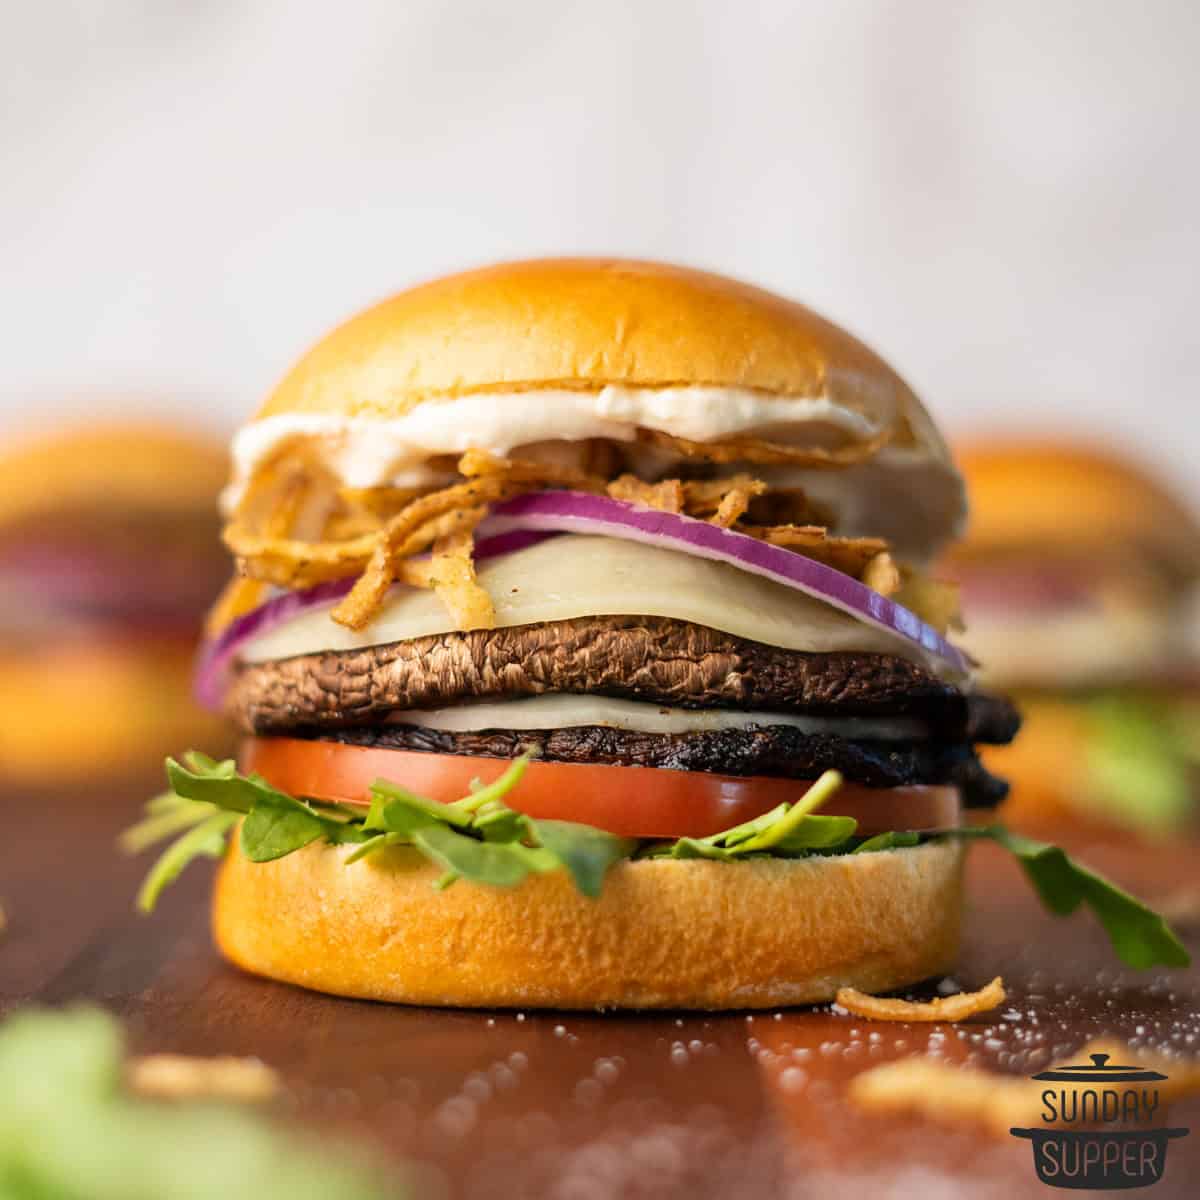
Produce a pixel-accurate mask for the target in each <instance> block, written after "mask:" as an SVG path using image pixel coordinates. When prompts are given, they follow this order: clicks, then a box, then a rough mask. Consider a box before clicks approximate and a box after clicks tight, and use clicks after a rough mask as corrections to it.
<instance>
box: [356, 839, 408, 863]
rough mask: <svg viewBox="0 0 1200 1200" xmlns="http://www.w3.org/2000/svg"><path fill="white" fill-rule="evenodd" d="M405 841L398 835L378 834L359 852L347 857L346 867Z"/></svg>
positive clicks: (366, 842)
mask: <svg viewBox="0 0 1200 1200" xmlns="http://www.w3.org/2000/svg"><path fill="white" fill-rule="evenodd" d="M405 840H406V839H405V838H403V837H401V836H400V834H398V833H377V834H376V835H375V836H374V837H368V838H366V839H365V840H364V841H363V843H362V845H361V846H359V847H358V849H357V850H355V851H354V852H353V853H351V854H349V855H347V857H346V866H350V864H351V863H356V862H358V860H359V859H360V858H366V857H367V856H368V855H371V854H374V853H375V852H376V851H377V850H383V849H385V848H386V847H388V846H399V845H402V844H403V843H404V842H405Z"/></svg>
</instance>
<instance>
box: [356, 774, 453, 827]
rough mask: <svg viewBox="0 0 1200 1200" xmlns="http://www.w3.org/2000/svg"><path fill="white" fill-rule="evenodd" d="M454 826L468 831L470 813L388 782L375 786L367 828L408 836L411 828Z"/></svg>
mask: <svg viewBox="0 0 1200 1200" xmlns="http://www.w3.org/2000/svg"><path fill="white" fill-rule="evenodd" d="M431 822H432V823H433V824H435V825H453V826H455V827H456V828H458V829H466V828H467V826H469V825H470V824H471V815H470V813H464V812H462V811H461V810H460V809H458V808H456V807H455V806H454V805H453V804H440V803H439V802H438V801H436V800H428V799H426V798H425V797H424V796H418V795H417V793H416V792H410V791H409V790H408V789H407V788H402V787H397V786H396V784H394V783H388V782H387V780H385V779H377V780H375V782H374V783H373V784H371V808H370V810H369V812H368V813H367V821H366V827H367V828H368V829H380V830H385V831H388V832H391V833H405V832H407V831H408V830H409V829H420V828H422V827H423V826H424V825H428V824H430V823H431Z"/></svg>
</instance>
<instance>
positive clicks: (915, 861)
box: [213, 839, 963, 1009]
mask: <svg viewBox="0 0 1200 1200" xmlns="http://www.w3.org/2000/svg"><path fill="white" fill-rule="evenodd" d="M351 849H352V847H334V846H329V845H325V844H314V845H311V846H309V847H307V848H306V849H304V850H301V851H298V852H296V853H293V854H290V855H288V856H287V857H285V858H281V859H277V860H276V861H274V862H270V863H252V862H250V861H249V860H248V859H247V858H246V857H245V856H244V855H243V854H242V852H241V850H240V849H239V847H238V846H237V844H236V839H235V844H234V846H233V847H232V848H231V850H230V852H229V854H228V856H227V857H226V859H225V862H224V864H223V866H222V868H221V871H220V874H219V876H218V881H217V887H216V892H215V895H214V901H213V930H214V934H215V937H216V940H217V944H218V945H219V946H220V948H221V951H222V952H223V953H224V954H225V955H226V957H227V958H229V959H230V960H231V961H232V962H233V963H235V964H237V965H238V966H240V967H242V968H244V969H245V970H247V971H251V972H253V973H255V974H257V975H264V976H267V977H268V978H271V979H278V980H283V981H286V982H288V983H294V984H299V985H301V986H303V987H307V988H313V989H314V990H316V991H321V992H329V993H332V994H334V995H339V996H354V997H360V998H364V999H370V1000H387V1001H395V1002H399V1003H405V1004H430V1005H448V1006H456V1007H472V1008H477V1007H486V1008H490V1007H496V1008H508V1007H512V1008H563V1009H600V1008H635V1009H636V1008H694V1009H726V1008H765V1007H774V1006H776V1005H788V1004H813V1003H818V1002H821V1001H826V1000H831V999H832V998H833V996H834V993H835V992H836V991H837V989H838V988H839V987H843V986H852V987H857V988H860V989H862V990H864V991H870V992H881V991H889V990H892V989H895V988H900V987H904V986H906V985H909V984H912V983H916V982H917V981H919V980H921V979H926V978H928V977H930V976H932V975H937V974H942V973H945V972H947V971H948V970H949V969H950V968H951V966H952V965H953V962H954V959H955V956H956V954H957V950H958V940H959V928H960V919H961V907H962V860H963V849H962V846H961V844H959V843H930V844H927V845H924V846H920V847H916V848H913V849H903V850H890V851H881V852H878V853H868V854H855V855H845V856H838V857H828V858H817V857H814V858H808V859H794V860H785V859H759V860H755V861H752V862H745V863H721V862H710V861H702V860H701V861H697V860H688V861H677V860H643V861H639V862H625V863H621V864H619V865H618V866H616V867H614V868H613V869H612V870H611V871H610V872H609V874H608V876H607V878H606V880H605V885H604V892H603V895H602V896H601V897H600V898H599V899H597V900H590V899H588V898H587V897H586V896H583V895H581V894H580V893H579V892H577V891H576V890H575V888H574V885H573V884H572V883H571V880H570V879H569V878H568V877H567V875H566V874H565V873H563V872H555V873H552V874H548V875H541V876H533V877H530V878H529V879H527V880H526V881H525V882H524V883H523V884H521V885H520V886H519V887H516V888H511V889H501V888H491V887H485V886H481V885H476V884H471V883H467V882H464V881H461V880H460V881H459V882H457V883H455V884H453V885H452V886H451V887H449V888H447V889H445V890H444V891H436V890H434V888H433V886H432V885H433V882H434V881H435V880H436V879H438V878H439V876H441V875H442V873H443V872H442V870H441V869H440V868H439V867H435V866H433V865H431V864H429V863H428V862H427V860H425V859H424V858H422V857H421V856H420V855H419V854H418V853H417V852H416V851H413V850H408V849H404V848H393V849H390V850H386V851H383V852H380V853H378V854H376V855H375V856H373V857H372V858H370V859H367V860H364V861H360V862H358V863H354V864H352V865H350V866H346V865H345V858H346V856H347V855H348V854H349V853H350V851H351Z"/></svg>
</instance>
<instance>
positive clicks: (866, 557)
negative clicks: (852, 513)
mask: <svg viewBox="0 0 1200 1200" xmlns="http://www.w3.org/2000/svg"><path fill="white" fill-rule="evenodd" d="M639 436H640V437H642V439H643V440H645V441H650V442H652V443H654V444H656V445H660V446H665V447H669V448H671V449H674V450H676V451H677V452H679V453H681V454H683V455H684V456H685V457H689V458H696V459H707V461H709V462H714V463H721V462H731V461H735V460H738V459H741V460H746V461H751V462H790V463H803V464H807V465H826V466H834V465H846V464H848V463H853V462H860V461H865V459H866V458H868V457H870V455H871V454H873V453H874V452H875V451H876V450H878V448H879V447H880V446H882V445H883V444H884V441H886V438H884V437H880V438H876V439H874V440H873V441H872V442H870V443H862V444H860V445H857V446H852V447H844V448H842V449H838V450H824V449H819V448H811V447H810V448H800V447H794V446H779V445H776V444H774V443H771V442H765V441H762V440H761V439H756V438H741V439H736V440H735V442H730V443H724V444H722V445H719V446H714V445H708V444H702V443H695V442H687V441H685V440H684V439H679V438H673V437H670V436H669V435H666V434H657V433H654V432H653V431H647V430H642V431H641V432H640V434H639ZM595 450H596V448H595V447H593V448H591V449H589V450H588V451H587V452H586V453H583V454H582V455H577V456H576V462H575V463H571V462H565V461H561V459H560V458H558V456H556V461H549V462H541V461H535V460H533V459H532V458H530V459H521V458H512V457H503V456H500V455H497V454H492V453H489V452H488V451H486V450H481V449H470V450H467V451H466V452H465V453H464V454H463V455H462V456H461V457H460V458H459V459H458V460H457V462H455V461H454V460H453V459H452V458H449V457H446V458H445V459H444V460H443V459H439V460H437V462H436V463H435V464H434V466H435V467H436V469H437V470H438V471H441V470H445V472H446V478H447V479H450V478H455V472H457V478H458V480H459V482H455V483H451V484H448V485H447V486H443V487H440V488H437V489H436V490H426V491H424V492H422V491H420V490H419V489H412V488H394V487H374V488H349V487H343V486H339V485H338V483H337V481H336V480H334V479H332V478H331V477H330V476H329V475H328V473H327V472H325V471H323V470H322V468H321V467H320V466H319V464H313V463H311V462H307V461H305V460H300V461H298V462H294V463H292V464H290V465H289V466H283V467H281V466H279V465H278V464H276V465H273V466H272V467H270V468H268V469H267V470H265V471H263V472H261V473H260V475H259V477H258V478H257V479H256V480H255V481H254V483H253V485H252V486H251V488H250V489H249V491H248V492H247V494H246V497H245V500H244V501H243V503H242V505H241V506H239V509H238V512H237V514H236V515H235V516H234V519H233V520H232V521H231V522H230V523H229V524H228V525H227V526H226V529H225V532H224V535H223V536H224V540H225V544H226V545H227V546H228V547H229V549H230V550H231V551H232V552H233V554H234V555H235V556H236V559H237V566H238V572H239V575H240V576H241V578H238V579H235V580H234V581H233V582H232V583H231V584H230V585H229V586H228V587H227V588H226V590H225V592H224V593H223V594H222V596H221V598H220V600H219V601H218V604H217V607H216V608H215V609H214V611H213V614H212V617H211V619H210V629H212V628H219V627H221V626H222V625H224V624H225V623H227V622H228V621H229V620H231V619H232V618H233V617H235V616H238V615H240V614H241V613H243V612H246V611H248V610H249V609H250V608H253V607H254V606H255V605H256V604H258V603H261V601H262V597H263V594H264V591H265V588H266V586H267V585H271V584H274V585H276V586H279V587H287V588H304V587H311V586H313V585H315V584H318V583H323V582H325V581H327V580H331V579H343V578H346V577H348V576H355V575H357V576H358V579H357V580H356V582H355V584H354V586H353V588H352V589H351V591H350V592H349V594H348V595H347V596H346V597H345V598H344V599H343V600H342V601H341V603H340V604H338V605H337V607H336V608H335V609H334V610H333V618H334V620H336V621H338V622H340V623H341V624H343V625H346V626H347V627H349V628H351V629H356V630H358V629H363V628H365V627H366V626H367V624H369V622H370V621H371V619H372V618H373V617H374V615H375V613H376V612H377V611H378V609H379V607H380V605H381V604H382V603H383V600H384V597H385V596H386V594H387V591H388V589H389V588H390V587H391V586H392V584H393V583H396V582H403V583H407V584H409V585H411V586H414V587H422V588H433V589H434V591H435V592H436V593H437V594H438V596H439V598H441V599H442V601H443V602H444V603H445V605H446V607H447V608H448V609H449V610H450V612H451V613H452V614H453V615H454V619H455V622H456V624H457V627H458V628H461V629H476V628H491V627H492V626H493V625H494V623H495V613H494V610H493V608H492V603H491V600H490V599H489V598H488V596H487V593H486V592H485V591H484V589H483V588H482V587H481V586H480V584H479V582H478V580H477V579H476V577H475V568H474V561H473V547H474V530H475V528H476V526H477V525H478V524H479V522H480V521H481V520H482V519H483V517H484V516H485V514H486V512H487V510H488V507H489V506H490V505H492V504H495V503H497V502H498V501H501V500H506V499H508V498H510V497H512V496H517V495H520V494H522V493H524V492H530V491H535V490H538V489H540V488H544V487H555V488H569V489H571V490H574V491H586V492H593V493H598V494H605V493H606V494H607V495H609V496H612V497H613V498H615V499H618V500H626V501H630V502H633V503H636V504H644V505H647V506H650V507H653V508H658V509H662V510H664V511H666V512H672V513H683V514H686V515H688V516H692V517H696V518H698V519H703V520H707V521H711V522H712V523H713V524H716V525H720V526H722V527H723V528H726V529H735V530H737V531H738V532H739V533H746V534H749V535H750V536H752V537H757V538H761V539H762V540H763V541H767V542H771V543H773V544H775V545H779V546H785V547H787V548H789V549H792V550H796V551H798V552H800V553H802V554H805V555H807V556H808V557H810V558H814V559H816V560H817V561H819V562H823V563H826V564H827V565H829V566H832V567H834V568H836V569H837V570H840V571H844V572H846V573H847V574H849V575H852V576H853V577H854V578H856V579H863V580H864V581H865V582H867V583H868V585H869V586H871V587H874V588H875V589H876V590H877V591H879V592H881V593H882V594H884V595H892V594H898V595H902V594H903V592H904V590H905V588H909V589H915V590H919V589H920V588H921V587H922V586H923V585H922V584H921V582H920V581H919V580H910V579H909V578H907V577H906V576H904V575H903V574H902V573H901V572H900V571H899V570H898V568H897V567H896V565H895V564H894V563H893V562H892V560H891V558H890V556H889V555H888V553H887V549H888V547H887V543H886V542H884V541H882V540H881V539H879V538H843V537H833V536H830V535H829V533H828V531H827V529H826V527H825V526H824V525H823V524H817V523H815V522H814V521H813V519H814V517H815V518H817V519H820V514H819V513H818V512H817V511H816V510H814V509H813V508H812V507H811V506H810V505H809V503H808V500H807V498H806V497H805V495H804V492H803V491H802V490H801V489H799V488H796V487H790V488H778V489H771V488H769V486H768V484H767V483H766V482H764V481H763V480H761V479H756V478H755V477H754V476H753V475H750V474H742V473H739V474H732V475H728V476H725V477H722V478H717V479H677V478H672V479H664V480H659V481H658V482H655V483H649V482H647V481H645V480H642V479H639V478H638V477H637V476H635V475H631V474H625V475H620V476H618V477H617V478H616V479H611V478H606V477H605V476H604V475H602V474H599V473H595V470H593V469H587V468H597V469H598V468H603V467H604V466H605V458H604V455H602V454H599V453H598V452H595ZM610 457H611V456H610ZM751 520H757V521H759V522H762V523H749V522H750V521H751ZM801 522H813V523H801ZM314 534H319V536H314ZM430 550H432V557H431V558H428V559H416V558H415V557H414V556H416V555H422V554H425V553H426V552H427V551H430ZM931 599H932V600H936V601H940V602H941V603H942V605H943V607H945V606H946V602H945V599H944V597H943V596H941V595H940V594H935V595H933V596H932V598H931Z"/></svg>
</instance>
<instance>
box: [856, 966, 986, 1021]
mask: <svg viewBox="0 0 1200 1200" xmlns="http://www.w3.org/2000/svg"><path fill="white" fill-rule="evenodd" d="M1005 998H1006V992H1005V991H1004V980H1003V979H1001V978H1000V976H999V975H997V976H996V978H995V979H993V980H992V982H991V983H989V984H988V985H987V987H983V988H980V989H979V990H978V991H977V992H959V993H958V994H957V995H954V996H939V997H938V998H937V999H936V1000H897V999H894V998H892V997H890V996H869V995H867V994H866V993H865V992H860V991H857V990H856V989H855V988H840V989H839V990H838V993H837V998H836V1003H837V1005H838V1007H839V1008H844V1009H845V1010H846V1011H847V1012H848V1013H852V1014H853V1015H854V1016H856V1017H863V1018H864V1019H865V1020H868V1021H962V1020H965V1019H966V1018H967V1017H973V1016H975V1015H976V1014H977V1013H985V1012H990V1011H991V1010H992V1009H993V1008H999V1006H1000V1005H1001V1004H1003V1003H1004V1001H1005Z"/></svg>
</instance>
